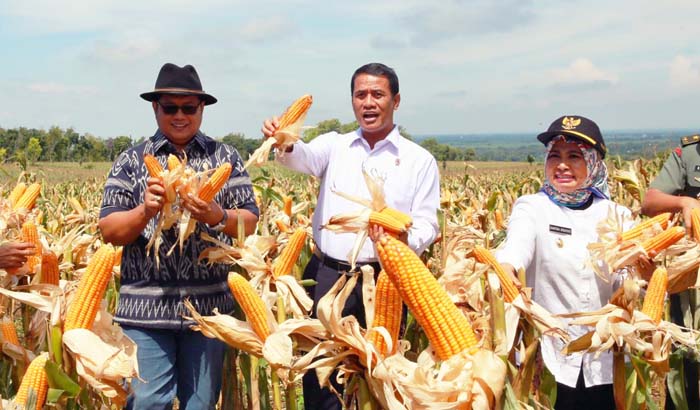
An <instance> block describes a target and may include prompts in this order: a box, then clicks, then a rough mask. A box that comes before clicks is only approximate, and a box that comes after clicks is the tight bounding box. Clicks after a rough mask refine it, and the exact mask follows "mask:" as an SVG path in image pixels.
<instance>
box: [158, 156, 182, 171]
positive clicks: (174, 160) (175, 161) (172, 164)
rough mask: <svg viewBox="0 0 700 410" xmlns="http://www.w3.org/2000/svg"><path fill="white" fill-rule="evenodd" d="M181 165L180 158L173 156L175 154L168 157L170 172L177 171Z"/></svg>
mask: <svg viewBox="0 0 700 410" xmlns="http://www.w3.org/2000/svg"><path fill="white" fill-rule="evenodd" d="M181 164H182V162H180V158H178V157H177V155H173V154H169V155H168V169H169V170H170V171H172V170H174V169H177V167H179V166H180V165H181ZM159 165H160V164H159Z"/></svg>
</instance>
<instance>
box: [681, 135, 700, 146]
mask: <svg viewBox="0 0 700 410" xmlns="http://www.w3.org/2000/svg"><path fill="white" fill-rule="evenodd" d="M698 142H700V135H698V134H695V135H688V136H685V137H683V138H681V145H682V146H684V147H685V146H686V145H691V144H696V143H698Z"/></svg>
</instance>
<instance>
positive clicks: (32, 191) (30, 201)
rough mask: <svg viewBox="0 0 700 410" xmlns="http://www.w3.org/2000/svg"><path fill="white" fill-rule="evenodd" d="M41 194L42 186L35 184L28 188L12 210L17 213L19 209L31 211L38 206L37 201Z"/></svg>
mask: <svg viewBox="0 0 700 410" xmlns="http://www.w3.org/2000/svg"><path fill="white" fill-rule="evenodd" d="M40 192H41V184H39V183H37V182H35V183H33V184H31V185H29V186H28V187H27V189H26V190H24V192H23V193H22V196H21V197H20V198H19V201H17V203H16V204H14V205H13V206H12V210H14V211H17V210H19V209H26V210H28V211H31V210H32V208H34V204H36V199H37V198H39V193H40Z"/></svg>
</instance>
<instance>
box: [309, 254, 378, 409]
mask: <svg viewBox="0 0 700 410" xmlns="http://www.w3.org/2000/svg"><path fill="white" fill-rule="evenodd" d="M324 260H325V263H322V262H321V259H320V258H319V257H317V256H316V255H313V256H311V259H310V260H309V263H308V264H307V265H306V269H304V279H314V280H315V281H316V282H317V283H316V285H315V286H311V287H309V288H308V292H309V295H310V296H311V297H312V298H313V300H314V307H313V310H312V312H311V316H312V317H317V316H316V306H318V301H319V300H320V299H321V298H322V297H323V296H324V295H325V294H326V293H328V291H329V290H330V289H331V288H332V287H333V285H335V282H336V281H337V280H338V278H340V276H341V275H344V274H345V273H344V272H339V268H340V269H342V267H341V266H338V262H340V261H334V260H330V261H328V258H324ZM329 265H330V266H329ZM331 266H332V267H331ZM374 269H375V275H378V274H379V269H378V266H377V265H374ZM348 315H353V316H355V317H356V318H357V320H358V321H359V322H360V326H362V327H367V324H366V318H365V308H364V303H363V302H362V281H361V280H360V281H358V282H357V285H355V288H354V289H353V291H352V293H351V294H350V296H349V297H348V300H347V301H346V302H345V307H344V308H343V316H348ZM331 384H332V385H333V387H334V388H335V389H336V391H337V392H338V393H339V394H342V393H343V386H341V385H339V384H338V383H336V382H335V373H334V374H333V375H332V376H331ZM303 387H304V408H305V409H307V410H336V409H337V410H340V409H342V407H343V406H342V405H341V403H340V400H338V397H337V396H336V395H335V394H334V393H333V392H332V391H331V390H330V389H327V388H323V389H322V388H321V387H319V383H318V377H316V371H315V370H312V371H309V372H306V374H304V377H303Z"/></svg>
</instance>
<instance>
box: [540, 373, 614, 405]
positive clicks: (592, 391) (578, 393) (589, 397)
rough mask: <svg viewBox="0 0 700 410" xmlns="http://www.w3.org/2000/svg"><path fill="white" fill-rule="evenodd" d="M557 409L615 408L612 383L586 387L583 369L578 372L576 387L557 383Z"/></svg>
mask: <svg viewBox="0 0 700 410" xmlns="http://www.w3.org/2000/svg"><path fill="white" fill-rule="evenodd" d="M554 408H555V409H556V410H576V409H581V410H589V409H593V410H615V396H614V393H613V385H612V384H601V385H599V386H591V387H586V385H585V383H584V381H583V370H581V371H580V372H579V374H578V380H577V381H576V387H569V386H565V385H563V384H561V383H557V402H556V404H555V405H554Z"/></svg>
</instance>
